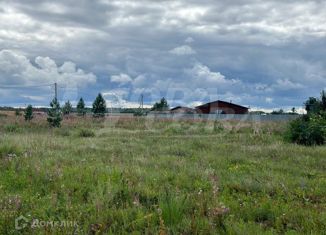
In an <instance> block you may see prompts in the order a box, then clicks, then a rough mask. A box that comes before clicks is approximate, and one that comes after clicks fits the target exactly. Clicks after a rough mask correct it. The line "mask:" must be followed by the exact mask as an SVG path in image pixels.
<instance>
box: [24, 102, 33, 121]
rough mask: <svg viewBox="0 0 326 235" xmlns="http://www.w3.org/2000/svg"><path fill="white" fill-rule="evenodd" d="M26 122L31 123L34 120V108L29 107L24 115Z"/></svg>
mask: <svg viewBox="0 0 326 235" xmlns="http://www.w3.org/2000/svg"><path fill="white" fill-rule="evenodd" d="M24 117H25V121H30V120H32V119H33V107H32V105H28V106H27V108H26V110H25V113H24Z"/></svg>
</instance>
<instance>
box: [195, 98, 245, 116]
mask: <svg viewBox="0 0 326 235" xmlns="http://www.w3.org/2000/svg"><path fill="white" fill-rule="evenodd" d="M196 110H197V113H202V114H212V113H215V114H247V113H248V111H249V108H247V107H244V106H241V105H238V104H233V103H231V102H226V101H222V100H217V101H213V102H210V103H207V104H203V105H200V106H197V107H196Z"/></svg>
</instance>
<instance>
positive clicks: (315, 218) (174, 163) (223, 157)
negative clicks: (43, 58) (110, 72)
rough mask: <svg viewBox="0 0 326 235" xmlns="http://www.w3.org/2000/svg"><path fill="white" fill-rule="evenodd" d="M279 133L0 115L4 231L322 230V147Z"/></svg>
mask: <svg viewBox="0 0 326 235" xmlns="http://www.w3.org/2000/svg"><path fill="white" fill-rule="evenodd" d="M285 125H286V124H285V123H235V122H222V123H213V122H190V121H188V122H186V121H178V122H176V121H158V120H156V121H154V120H145V119H141V118H140V119H116V118H115V119H107V120H105V121H101V120H93V119H91V118H88V119H77V118H70V119H66V120H64V122H63V126H62V127H61V128H60V129H50V128H48V126H47V123H46V120H45V117H37V118H36V119H34V120H33V121H32V122H31V123H25V122H24V121H23V120H22V117H15V116H9V117H5V116H4V115H1V117H0V198H1V202H0V206H1V213H0V234H20V233H22V234H31V233H34V234H73V233H77V234H129V233H133V234H162V235H163V234H180V233H181V234H326V233H325V231H326V173H325V172H326V147H303V146H297V145H293V144H288V143H284V141H283V139H282V133H283V131H284V127H285ZM21 215H23V216H24V217H26V218H27V219H28V222H27V226H26V227H25V228H23V229H21V230H17V229H15V219H16V218H17V217H19V216H21ZM33 220H34V222H35V221H37V220H39V221H75V222H76V223H77V225H78V226H62V224H61V225H60V226H55V225H53V226H52V225H51V224H47V226H31V224H33V222H32V221H33Z"/></svg>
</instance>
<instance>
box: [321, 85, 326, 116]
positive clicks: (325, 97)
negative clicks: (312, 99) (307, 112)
mask: <svg viewBox="0 0 326 235" xmlns="http://www.w3.org/2000/svg"><path fill="white" fill-rule="evenodd" d="M321 108H322V110H323V111H325V112H326V92H325V91H324V90H323V91H322V92H321Z"/></svg>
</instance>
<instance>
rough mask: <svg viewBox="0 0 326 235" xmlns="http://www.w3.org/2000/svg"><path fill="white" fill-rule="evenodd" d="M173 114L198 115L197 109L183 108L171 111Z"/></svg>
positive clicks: (179, 107) (178, 107)
mask: <svg viewBox="0 0 326 235" xmlns="http://www.w3.org/2000/svg"><path fill="white" fill-rule="evenodd" d="M170 112H171V113H185V114H193V113H196V112H197V110H196V109H192V108H188V107H182V106H177V107H175V108H173V109H171V110H170Z"/></svg>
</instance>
